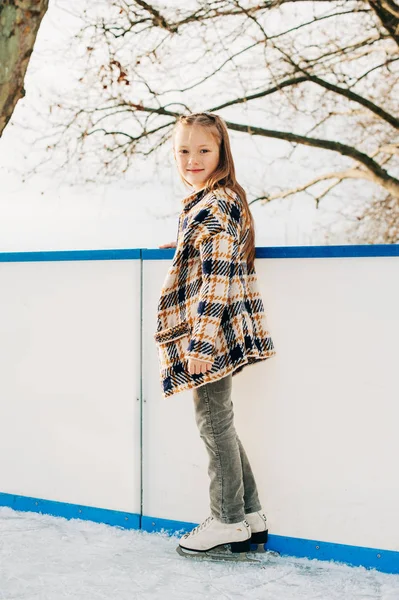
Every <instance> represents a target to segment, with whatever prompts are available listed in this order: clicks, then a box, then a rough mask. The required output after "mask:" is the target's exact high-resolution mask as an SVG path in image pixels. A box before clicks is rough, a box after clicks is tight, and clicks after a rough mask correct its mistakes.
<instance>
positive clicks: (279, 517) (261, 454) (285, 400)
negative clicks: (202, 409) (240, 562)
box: [143, 257, 399, 551]
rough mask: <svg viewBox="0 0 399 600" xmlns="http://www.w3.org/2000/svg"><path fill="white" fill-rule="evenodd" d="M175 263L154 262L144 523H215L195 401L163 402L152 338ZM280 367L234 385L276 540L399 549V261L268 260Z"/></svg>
mask: <svg viewBox="0 0 399 600" xmlns="http://www.w3.org/2000/svg"><path fill="white" fill-rule="evenodd" d="M169 265H170V261H169V260H146V261H144V292H143V293H144V303H143V305H144V306H145V308H146V310H145V312H144V334H143V344H144V355H143V361H144V371H143V394H144V399H145V402H144V425H143V428H144V429H143V434H144V447H143V457H144V508H143V514H144V515H147V516H150V517H154V518H164V519H174V520H178V521H189V522H199V521H201V520H202V519H203V518H204V517H205V516H207V514H209V501H208V475H207V462H208V461H207V455H206V452H205V449H204V448H203V446H202V441H201V440H200V438H199V434H198V432H197V429H196V424H195V421H194V412H193V406H192V392H191V391H189V392H183V393H181V394H178V395H176V396H172V397H170V398H168V399H164V398H162V396H161V388H160V382H159V373H158V359H157V353H156V347H155V343H154V341H153V334H154V331H155V328H156V308H157V301H158V296H159V292H160V289H161V286H162V283H163V280H164V277H165V275H166V271H167V269H168V267H169ZM256 269H257V272H258V275H259V281H260V286H261V290H262V294H263V299H264V303H265V307H266V313H267V317H268V324H269V327H270V330H271V335H272V338H273V341H274V344H275V347H276V351H277V354H276V355H275V356H274V357H272V358H270V359H268V360H266V361H264V362H262V363H259V364H256V365H251V366H248V367H246V368H244V370H243V371H242V372H241V373H239V374H238V375H237V376H234V378H233V401H234V405H235V414H236V428H237V431H238V433H239V435H240V437H241V439H242V441H243V443H244V446H245V448H246V450H247V453H248V455H249V458H250V460H251V463H252V466H253V469H254V472H255V476H256V478H257V481H258V486H259V491H260V496H261V501H262V502H263V505H264V508H265V510H266V512H267V514H268V517H269V526H270V532H271V533H273V534H277V535H282V536H291V537H299V538H305V539H316V540H323V541H328V542H336V543H342V544H349V545H354V546H367V547H375V548H384V549H386V550H396V551H398V550H399V519H398V506H399V484H398V478H397V472H398V468H397V457H398V456H399V435H398V429H397V428H398V425H397V424H398V422H399V402H398V391H397V390H398V378H397V372H398V359H399V352H398V340H399V316H398V306H399V277H398V275H399V260H398V258H397V257H364V258H362V257H359V258H357V257H356V258H294V259H287V258H279V259H257V260H256Z"/></svg>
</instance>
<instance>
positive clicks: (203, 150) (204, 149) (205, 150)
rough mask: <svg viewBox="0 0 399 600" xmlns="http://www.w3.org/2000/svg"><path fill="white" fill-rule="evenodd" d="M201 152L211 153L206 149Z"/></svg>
mask: <svg viewBox="0 0 399 600" xmlns="http://www.w3.org/2000/svg"><path fill="white" fill-rule="evenodd" d="M201 152H209V150H207V149H206V148H203V149H202V150H201Z"/></svg>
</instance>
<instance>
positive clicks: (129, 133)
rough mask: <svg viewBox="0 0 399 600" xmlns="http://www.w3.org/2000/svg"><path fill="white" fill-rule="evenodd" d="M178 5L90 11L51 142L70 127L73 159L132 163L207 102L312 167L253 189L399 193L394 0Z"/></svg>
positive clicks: (106, 165) (116, 5)
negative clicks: (78, 73) (75, 82)
mask: <svg viewBox="0 0 399 600" xmlns="http://www.w3.org/2000/svg"><path fill="white" fill-rule="evenodd" d="M171 4H172V3H170V2H168V3H167V4H165V5H161V4H160V3H155V2H151V3H148V2H145V1H143V0H113V1H112V2H111V3H108V5H109V8H110V10H109V11H108V12H107V13H106V16H105V13H102V14H100V15H99V16H97V15H93V14H92V12H91V11H90V8H89V9H88V10H87V12H86V13H85V19H86V25H85V27H84V28H83V29H82V32H81V34H80V38H79V41H80V42H81V41H84V43H85V45H86V48H87V65H88V68H87V72H86V73H85V75H84V76H83V77H82V80H81V85H82V94H81V96H80V97H79V98H78V103H79V106H77V105H76V103H73V102H72V103H69V104H67V103H65V102H64V103H62V106H61V108H59V110H62V119H61V121H60V122H61V123H63V124H64V127H63V131H62V135H61V136H59V135H55V136H54V137H53V139H52V140H51V143H49V147H50V148H54V147H56V146H59V144H60V142H61V140H64V142H65V143H66V146H67V147H68V158H70V157H71V156H72V155H75V156H78V157H81V156H82V154H84V152H95V153H96V155H97V156H99V157H101V160H100V162H99V168H101V169H102V170H105V171H106V172H109V173H120V172H123V171H125V170H127V169H128V168H129V167H130V165H131V164H132V160H133V159H134V158H135V157H137V156H139V155H142V156H148V155H149V154H151V153H154V152H155V151H156V150H158V149H160V148H161V147H162V146H163V144H164V143H165V141H167V140H169V137H170V132H171V127H172V126H173V124H174V122H175V120H176V118H177V117H178V116H179V114H181V113H185V112H191V111H196V110H208V111H213V112H218V113H219V114H221V116H223V117H224V119H225V120H226V122H227V125H228V127H229V128H230V129H231V130H233V131H237V132H240V133H242V134H243V135H246V136H248V135H250V136H253V137H254V138H255V137H256V138H258V139H273V140H282V141H284V142H286V148H287V150H286V152H285V156H283V157H282V156H280V160H285V161H286V162H287V161H288V165H287V167H286V168H287V169H289V165H293V164H295V165H299V164H300V165H302V166H303V170H302V172H301V173H300V175H299V176H298V177H297V178H296V181H297V183H296V184H295V185H293V186H285V185H281V184H277V185H274V186H272V188H271V187H270V181H268V182H267V183H265V182H262V181H259V182H258V183H257V185H256V186H255V188H256V189H255V191H254V193H251V196H252V197H251V201H252V202H270V201H272V200H274V199H278V198H287V197H290V196H294V195H297V194H299V193H307V194H310V195H311V196H312V198H314V201H315V203H316V206H318V204H319V202H320V201H321V200H322V199H324V198H326V197H327V196H329V195H331V194H332V193H335V194H336V193H337V189H338V188H340V187H341V186H342V185H343V184H344V183H345V182H348V181H359V180H363V181H367V182H370V183H371V184H372V185H371V186H368V188H369V189H370V192H368V193H369V194H371V195H373V194H374V195H376V196H378V202H377V205H379V206H381V204H380V203H381V202H382V203H384V201H385V200H386V202H388V201H389V199H398V198H399V178H398V176H399V161H398V155H399V138H398V130H399V115H398V110H397V109H398V102H397V98H398V97H399V85H398V81H399V78H398V72H399V7H398V5H397V4H396V3H395V2H394V1H393V0H385V1H383V0H381V1H372V0H345V1H344V0H314V1H307V0H299V1H298V0H297V1H295V2H293V0H264V1H262V2H256V1H255V0H214V1H211V2H205V0H191V2H187V3H186V4H185V5H184V7H183V8H182V7H181V5H180V7H176V6H172V5H171ZM87 90H90V91H89V92H87ZM238 109H239V113H240V117H241V119H242V115H243V113H244V114H246V119H245V120H246V122H240V120H239V119H237V118H235V116H237V115H238ZM58 118H60V115H59V113H58ZM65 124H66V125H65ZM71 132H73V135H69V134H70V133H71ZM305 147H307V148H310V149H314V151H311V152H310V151H309V150H308V151H307V152H306V153H304V151H303V150H304V148H305ZM301 149H302V150H301ZM310 173H312V176H311V177H309V174H310Z"/></svg>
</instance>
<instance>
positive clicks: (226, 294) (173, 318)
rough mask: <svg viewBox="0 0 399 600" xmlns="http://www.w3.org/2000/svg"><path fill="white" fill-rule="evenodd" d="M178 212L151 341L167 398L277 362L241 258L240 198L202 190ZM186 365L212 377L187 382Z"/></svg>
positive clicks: (253, 280)
mask: <svg viewBox="0 0 399 600" xmlns="http://www.w3.org/2000/svg"><path fill="white" fill-rule="evenodd" d="M182 204H183V210H182V212H181V214H180V217H179V225H178V234H177V245H176V251H175V255H174V258H173V262H172V265H171V266H170V268H169V270H168V272H167V274H166V278H165V281H164V283H163V286H162V289H161V294H160V298H159V302H158V311H157V313H158V314H157V330H156V332H155V333H154V338H155V342H156V344H157V349H158V356H159V366H160V379H161V387H162V393H163V396H164V397H165V398H166V397H168V396H172V395H173V394H177V393H178V392H181V391H183V390H187V389H190V388H194V387H198V386H200V385H203V384H204V383H207V382H210V381H215V380H217V379H221V378H222V377H225V376H226V375H228V374H229V373H232V374H233V375H235V374H236V373H238V372H239V371H241V370H242V369H243V368H244V366H246V365H248V364H251V363H254V362H257V361H260V360H265V359H267V358H270V357H271V356H273V355H274V354H276V351H275V349H274V344H273V341H272V339H271V337H270V333H269V331H268V328H267V323H266V315H265V311H264V305H263V302H262V298H261V295H260V292H259V288H258V281H257V275H256V272H255V268H253V269H252V270H248V269H247V263H246V260H245V258H244V256H243V248H244V243H245V240H246V238H247V235H248V231H249V223H247V222H246V214H245V212H244V210H243V207H242V203H241V200H240V198H239V196H238V195H237V194H236V193H235V192H233V191H232V190H229V189H228V188H225V189H219V190H216V191H213V192H207V190H201V191H200V192H198V193H196V194H194V195H190V196H188V197H187V198H185V199H184V200H183V202H182ZM190 357H191V358H194V359H198V360H203V361H206V362H210V363H212V369H210V370H208V371H207V372H206V373H200V374H190V373H189V371H188V368H187V359H188V358H190Z"/></svg>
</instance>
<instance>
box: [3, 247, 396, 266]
mask: <svg viewBox="0 0 399 600" xmlns="http://www.w3.org/2000/svg"><path fill="white" fill-rule="evenodd" d="M174 254H175V249H174V248H122V249H114V250H113V249H109V250H54V251H43V252H0V262H46V261H53V262H57V261H66V260H131V259H140V258H142V259H143V260H170V259H172V258H173V256H174ZM362 256H365V257H367V256H370V257H372V256H399V244H365V245H347V246H265V247H260V248H256V258H346V257H362Z"/></svg>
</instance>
